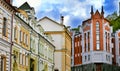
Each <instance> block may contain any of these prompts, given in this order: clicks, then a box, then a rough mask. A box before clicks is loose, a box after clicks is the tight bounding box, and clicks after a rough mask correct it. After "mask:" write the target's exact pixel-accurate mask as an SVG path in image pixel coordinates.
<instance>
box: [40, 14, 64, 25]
mask: <svg viewBox="0 0 120 71" xmlns="http://www.w3.org/2000/svg"><path fill="white" fill-rule="evenodd" d="M43 19H48V20H50V21H52V22H54V23H56V24H57V25H60V26H64V25H62V24H60V23H58V22H56V21H54V20H52V19H51V18H48V17H47V16H45V17H43V18H41V19H40V20H39V21H41V20H43Z"/></svg>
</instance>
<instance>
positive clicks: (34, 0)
mask: <svg viewBox="0 0 120 71" xmlns="http://www.w3.org/2000/svg"><path fill="white" fill-rule="evenodd" d="M25 2H28V3H29V5H30V6H31V7H34V8H35V11H39V7H40V6H41V0H13V5H14V6H17V7H19V6H21V5H22V4H23V3H25Z"/></svg>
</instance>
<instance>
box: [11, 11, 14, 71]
mask: <svg viewBox="0 0 120 71" xmlns="http://www.w3.org/2000/svg"><path fill="white" fill-rule="evenodd" d="M14 14H15V12H13V14H12V20H11V40H10V43H11V44H10V71H11V66H12V65H11V64H12V45H13V42H12V34H13V17H14Z"/></svg>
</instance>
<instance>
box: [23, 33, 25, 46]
mask: <svg viewBox="0 0 120 71" xmlns="http://www.w3.org/2000/svg"><path fill="white" fill-rule="evenodd" d="M23 43H24V44H25V32H23Z"/></svg>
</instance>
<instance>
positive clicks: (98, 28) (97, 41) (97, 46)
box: [96, 22, 100, 50]
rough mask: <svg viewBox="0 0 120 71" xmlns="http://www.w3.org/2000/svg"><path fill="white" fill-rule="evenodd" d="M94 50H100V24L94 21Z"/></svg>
mask: <svg viewBox="0 0 120 71" xmlns="http://www.w3.org/2000/svg"><path fill="white" fill-rule="evenodd" d="M96 50H100V25H99V22H96Z"/></svg>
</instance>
